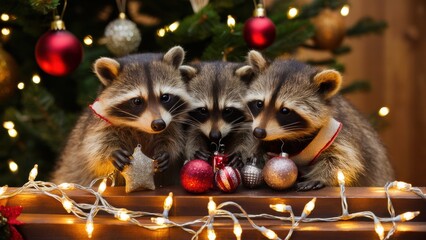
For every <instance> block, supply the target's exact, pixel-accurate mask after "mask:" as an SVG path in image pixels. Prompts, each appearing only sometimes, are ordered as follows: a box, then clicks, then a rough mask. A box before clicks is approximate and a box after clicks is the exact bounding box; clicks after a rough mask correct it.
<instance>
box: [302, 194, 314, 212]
mask: <svg viewBox="0 0 426 240" xmlns="http://www.w3.org/2000/svg"><path fill="white" fill-rule="evenodd" d="M316 200H317V198H316V197H315V198H312V200H311V201H309V202H308V203H307V204H306V205H305V208H304V209H303V213H304V214H305V215H306V216H308V215H309V214H311V212H312V210H314V208H315V201H316Z"/></svg>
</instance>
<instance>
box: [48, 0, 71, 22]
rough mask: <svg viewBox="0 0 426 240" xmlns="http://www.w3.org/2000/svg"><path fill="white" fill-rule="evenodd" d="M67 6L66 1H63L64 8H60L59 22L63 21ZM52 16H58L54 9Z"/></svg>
mask: <svg viewBox="0 0 426 240" xmlns="http://www.w3.org/2000/svg"><path fill="white" fill-rule="evenodd" d="M67 4H68V1H67V0H64V7H63V8H62V12H61V18H60V20H62V19H64V14H65V9H67ZM52 14H53V18H55V16H57V15H58V10H56V9H54V10H53V12H52Z"/></svg>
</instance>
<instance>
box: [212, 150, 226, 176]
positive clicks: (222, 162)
mask: <svg viewBox="0 0 426 240" xmlns="http://www.w3.org/2000/svg"><path fill="white" fill-rule="evenodd" d="M227 163H228V155H226V154H224V153H220V152H218V151H215V152H214V154H213V157H212V165H213V169H214V172H216V171H217V170H219V169H222V168H223V167H225V166H226V164H227Z"/></svg>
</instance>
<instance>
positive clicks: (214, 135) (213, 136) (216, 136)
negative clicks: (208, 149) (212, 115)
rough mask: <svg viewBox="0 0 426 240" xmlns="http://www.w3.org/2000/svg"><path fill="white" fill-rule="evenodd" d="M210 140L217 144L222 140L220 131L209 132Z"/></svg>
mask: <svg viewBox="0 0 426 240" xmlns="http://www.w3.org/2000/svg"><path fill="white" fill-rule="evenodd" d="M209 138H210V140H212V141H214V142H217V141H219V140H220V139H221V138H222V134H220V131H217V130H211V131H210V135H209Z"/></svg>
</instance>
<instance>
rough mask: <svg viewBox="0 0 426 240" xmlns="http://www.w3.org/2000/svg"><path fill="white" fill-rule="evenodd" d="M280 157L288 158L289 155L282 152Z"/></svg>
mask: <svg viewBox="0 0 426 240" xmlns="http://www.w3.org/2000/svg"><path fill="white" fill-rule="evenodd" d="M280 157H283V158H288V153H286V152H281V153H280Z"/></svg>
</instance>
